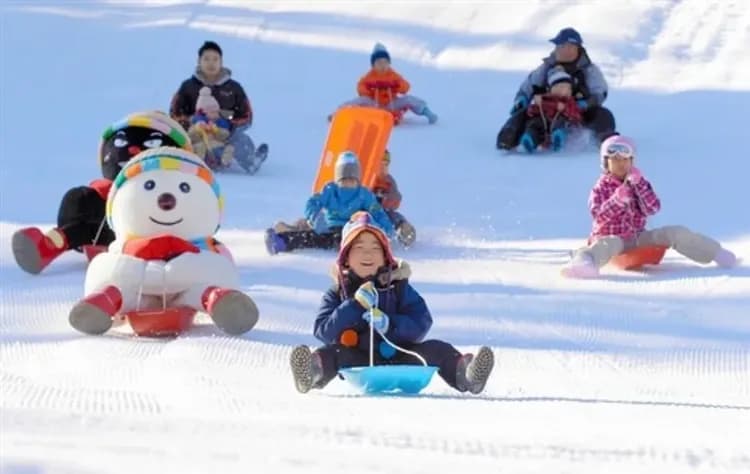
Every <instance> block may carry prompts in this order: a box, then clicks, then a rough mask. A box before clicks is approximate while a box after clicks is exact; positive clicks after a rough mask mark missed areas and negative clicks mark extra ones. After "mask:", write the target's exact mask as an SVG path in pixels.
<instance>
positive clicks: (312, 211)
mask: <svg viewBox="0 0 750 474" xmlns="http://www.w3.org/2000/svg"><path fill="white" fill-rule="evenodd" d="M360 175H361V171H360V166H359V159H358V158H357V155H355V154H354V153H352V152H351V151H345V152H343V153H341V154H340V155H339V156H338V158H337V159H336V168H335V171H334V179H335V182H331V183H328V184H326V185H325V186H324V187H323V189H322V191H321V192H320V193H318V194H314V195H312V196H311V197H310V199H309V200H308V201H307V205H306V206H305V218H304V219H303V220H301V221H300V222H298V223H297V224H296V225H294V226H288V225H286V224H283V223H277V224H276V225H275V226H274V227H273V228H271V229H268V230H266V247H267V249H268V252H269V253H270V254H275V253H278V252H290V251H292V250H296V249H300V248H323V249H334V248H336V247H338V245H339V242H340V241H341V228H342V227H343V226H344V224H346V223H347V221H348V220H349V218H350V217H351V216H352V214H354V213H355V212H357V211H367V212H368V213H370V214H372V216H373V218H374V219H375V221H376V222H377V223H378V225H379V226H380V227H381V228H382V229H383V230H384V231H385V233H386V235H387V236H388V237H389V238H393V237H395V234H396V231H395V229H394V228H393V224H392V223H391V220H390V218H389V217H388V214H386V212H385V210H384V209H383V207H382V206H381V205H380V203H379V202H378V199H377V197H375V195H374V194H373V193H372V191H370V190H369V189H367V188H366V187H364V186H362V185H361V179H360Z"/></svg>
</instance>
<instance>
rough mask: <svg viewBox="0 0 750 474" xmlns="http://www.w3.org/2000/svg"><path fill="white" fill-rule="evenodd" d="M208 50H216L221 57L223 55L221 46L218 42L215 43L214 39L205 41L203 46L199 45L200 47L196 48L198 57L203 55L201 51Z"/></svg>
mask: <svg viewBox="0 0 750 474" xmlns="http://www.w3.org/2000/svg"><path fill="white" fill-rule="evenodd" d="M209 50H210V51H216V52H217V53H219V56H222V57H223V56H224V54H223V53H222V51H221V47H220V46H219V44H218V43H216V42H215V41H206V42H205V43H203V46H201V47H200V49H199V50H198V57H201V56H203V53H205V52H206V51H209Z"/></svg>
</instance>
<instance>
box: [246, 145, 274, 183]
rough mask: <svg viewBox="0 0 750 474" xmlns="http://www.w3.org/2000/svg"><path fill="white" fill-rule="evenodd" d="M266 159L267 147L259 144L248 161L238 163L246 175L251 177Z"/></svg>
mask: <svg viewBox="0 0 750 474" xmlns="http://www.w3.org/2000/svg"><path fill="white" fill-rule="evenodd" d="M266 158H268V145H267V144H266V143H261V144H260V146H258V148H257V149H256V150H255V152H254V153H253V154H252V155H251V156H250V157H249V158H248V159H246V160H243V162H241V163H240V166H241V167H242V169H243V170H245V172H246V173H247V174H251V175H252V174H255V173H257V172H258V170H259V169H260V167H261V165H262V164H263V162H264V161H266Z"/></svg>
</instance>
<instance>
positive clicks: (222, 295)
mask: <svg viewBox="0 0 750 474" xmlns="http://www.w3.org/2000/svg"><path fill="white" fill-rule="evenodd" d="M201 303H202V304H203V308H205V310H206V312H207V313H208V315H209V316H211V319H212V320H213V322H214V324H216V326H217V327H218V328H219V329H221V330H222V331H224V332H225V333H227V334H231V335H233V336H236V335H239V334H243V333H246V332H247V331H249V330H251V329H252V328H253V327H254V326H255V324H256V323H257V322H258V316H259V312H258V307H257V306H256V305H255V302H254V301H253V300H252V299H251V298H250V297H249V296H247V295H246V294H245V293H243V292H241V291H239V290H230V289H227V288H218V287H215V286H212V287H209V288H207V289H206V291H204V292H203V296H202V297H201Z"/></svg>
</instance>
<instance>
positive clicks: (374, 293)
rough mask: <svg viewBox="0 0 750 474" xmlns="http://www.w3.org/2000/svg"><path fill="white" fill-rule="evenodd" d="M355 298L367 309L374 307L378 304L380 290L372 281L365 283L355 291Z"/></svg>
mask: <svg viewBox="0 0 750 474" xmlns="http://www.w3.org/2000/svg"><path fill="white" fill-rule="evenodd" d="M354 299H355V300H356V301H357V303H359V304H360V305H362V307H363V308H365V309H373V308H375V307H377V306H378V290H377V288H375V284H374V283H373V282H371V281H368V282H367V283H363V284H362V285H361V286H360V287H359V288H358V289H357V291H356V292H355V293H354Z"/></svg>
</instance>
